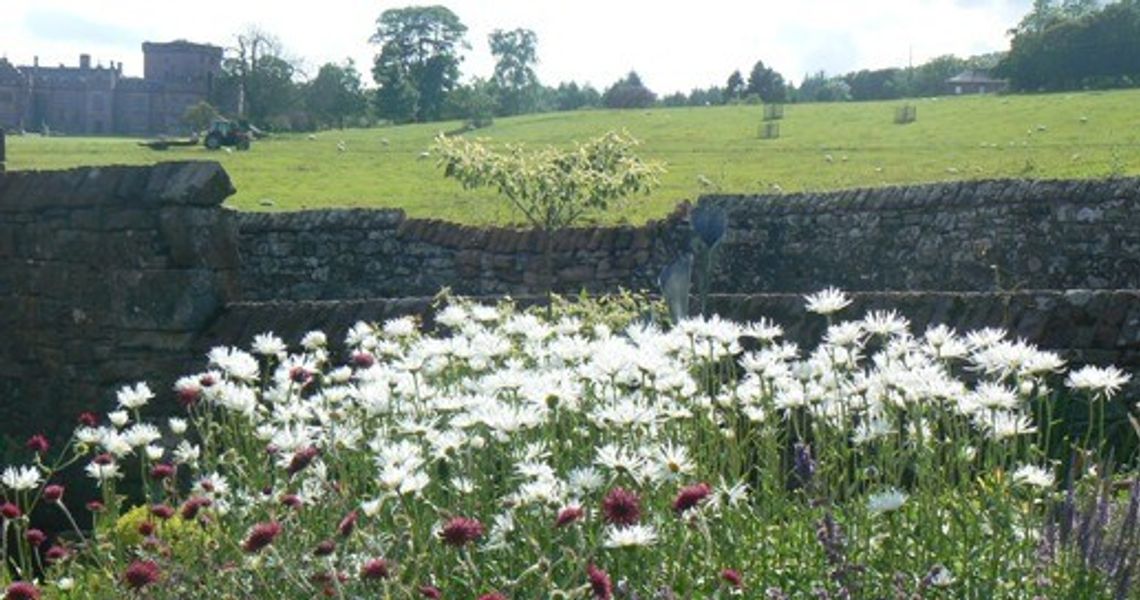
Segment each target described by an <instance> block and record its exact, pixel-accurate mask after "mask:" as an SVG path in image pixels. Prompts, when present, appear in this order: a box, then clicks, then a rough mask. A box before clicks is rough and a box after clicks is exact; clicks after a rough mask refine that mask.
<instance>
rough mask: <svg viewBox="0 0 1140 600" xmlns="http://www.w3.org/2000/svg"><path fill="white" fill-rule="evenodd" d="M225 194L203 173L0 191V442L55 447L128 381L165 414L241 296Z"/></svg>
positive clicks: (72, 175) (195, 165) (26, 177)
mask: <svg viewBox="0 0 1140 600" xmlns="http://www.w3.org/2000/svg"><path fill="white" fill-rule="evenodd" d="M233 191H234V190H233V186H232V185H231V184H230V180H229V177H228V176H227V175H226V173H225V171H223V170H222V168H221V166H219V165H218V164H217V163H208V162H187V163H165V164H159V165H155V166H152V167H87V168H81V169H72V170H69V171H55V172H36V171H13V172H12V173H8V174H6V175H5V176H4V177H0V331H3V335H0V397H3V398H4V399H5V401H4V402H3V403H0V435H25V434H27V433H28V432H42V433H46V434H49V435H51V434H60V433H66V432H67V431H69V430H70V428H71V427H72V426H73V424H74V422H75V420H74V419H75V415H76V414H78V413H79V412H80V411H84V410H90V411H95V412H100V411H103V410H107V409H109V408H110V407H111V406H113V405H114V392H115V390H116V389H117V388H118V387H120V386H122V385H124V384H127V383H133V382H137V381H146V382H147V383H148V384H149V385H150V387H151V389H152V390H154V391H155V393H156V394H157V395H158V396H159V398H162V399H163V402H164V403H165V404H166V405H170V404H171V401H170V391H169V390H170V388H171V386H172V384H173V382H174V379H175V378H176V377H177V376H179V375H182V374H185V373H187V372H190V371H193V370H194V369H197V368H200V367H201V360H200V353H198V352H197V351H196V350H194V348H195V347H194V346H193V340H194V338H195V336H196V335H197V334H198V332H200V331H202V330H203V329H204V328H206V327H207V326H208V325H209V324H210V323H211V322H212V321H213V320H214V319H215V318H216V316H217V315H218V314H219V313H220V312H221V311H222V308H223V307H224V306H225V305H226V304H227V303H229V302H232V301H234V300H236V299H237V296H238V293H239V291H238V290H239V286H238V282H237V278H238V272H239V269H238V267H239V255H238V246H237V228H236V226H235V224H234V222H233V219H232V212H231V211H229V210H226V209H224V208H222V206H221V205H222V202H223V201H224V200H225V198H226V197H227V196H229V195H230V194H232V193H233Z"/></svg>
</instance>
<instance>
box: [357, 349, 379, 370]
mask: <svg viewBox="0 0 1140 600" xmlns="http://www.w3.org/2000/svg"><path fill="white" fill-rule="evenodd" d="M352 364H354V365H356V366H357V367H358V368H361V369H367V368H368V367H371V366H372V365H374V364H376V358H375V357H374V356H372V355H371V354H369V353H367V352H364V351H359V352H356V353H354V354H353V355H352Z"/></svg>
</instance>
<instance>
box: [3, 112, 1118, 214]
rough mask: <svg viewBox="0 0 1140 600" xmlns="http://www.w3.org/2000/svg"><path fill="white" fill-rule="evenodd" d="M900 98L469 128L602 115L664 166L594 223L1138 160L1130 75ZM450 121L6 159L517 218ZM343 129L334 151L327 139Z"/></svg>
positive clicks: (1114, 167)
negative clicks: (172, 171) (186, 163)
mask: <svg viewBox="0 0 1140 600" xmlns="http://www.w3.org/2000/svg"><path fill="white" fill-rule="evenodd" d="M905 103H908V102H903V101H891V102H867V103H842V104H804V105H787V107H786V110H785V115H784V118H783V119H782V120H781V121H779V124H780V137H779V138H778V139H761V138H760V136H759V131H760V128H761V124H762V115H763V110H762V107H760V106H717V107H699V108H658V109H650V110H624V111H616V110H589V111H578V112H571V113H547V114H537V115H527V116H522V117H514V118H503V119H497V120H496V121H495V123H494V125H492V126H491V127H489V128H486V129H482V130H479V131H478V132H475V133H473V134H468V135H475V136H478V137H482V138H487V139H488V140H489V141H490V142H491V143H492V144H500V143H506V142H511V143H524V144H527V145H535V146H538V145H545V144H554V145H566V144H569V143H570V142H572V141H575V140H577V141H584V140H586V139H588V138H591V137H594V136H597V135H599V134H601V133H604V132H605V131H607V130H611V129H625V130H628V131H629V132H630V133H631V134H633V135H634V136H635V137H637V138H638V139H640V140H641V141H642V142H643V146H642V148H641V151H642V155H643V156H644V157H645V158H648V159H653V160H659V161H663V162H664V163H665V164H666V168H667V169H668V172H667V174H666V175H664V176H663V177H662V178H661V185H660V186H659V187H657V188H656V189H655V190H654V191H653V193H652V194H650V195H649V196H643V197H637V198H632V199H630V200H629V201H628V202H627V203H626V204H625V205H624V206H622V207H619V208H618V209H615V210H612V211H611V212H609V213H607V214H599V215H592V216H591V219H592V220H594V221H597V222H605V223H622V222H633V223H637V222H642V221H644V220H646V219H651V218H656V217H660V216H663V215H665V214H667V213H668V212H669V211H670V210H671V209H672V208H673V207H674V206H675V205H676V204H677V203H678V202H680V201H682V200H692V199H695V198H696V197H697V196H699V195H701V194H704V193H712V192H725V193H745V194H753V193H779V192H783V193H790V192H799V191H812V190H834V189H843V188H851V187H865V186H884V185H896V184H907V183H916V182H933V181H944V180H960V179H982V178H994V177H1030V178H1048V179H1053V178H1095V177H1107V176H1113V175H1140V110H1138V107H1140V90H1129V91H1114V92H1087V93H1067V94H1050V95H1034V96H980V97H965V98H929V99H919V100H913V101H909V103H910V104H913V105H915V106H916V107H917V111H918V120H917V121H916V122H914V123H910V124H906V125H896V124H894V123H893V118H894V112H895V109H896V108H897V107H899V106H901V105H903V104H905ZM458 125H459V124H458V123H455V122H449V123H430V124H421V125H407V126H398V127H378V128H374V129H356V130H344V131H323V132H318V133H316V134H314V136H312V137H313V138H315V139H311V138H310V136H309V135H306V134H286V135H276V136H274V137H273V138H271V139H268V140H264V141H259V142H255V144H254V147H253V150H252V151H250V152H224V151H219V152H211V151H207V150H205V149H204V148H201V147H194V148H173V149H170V150H167V151H163V152H159V151H154V150H150V149H147V148H143V147H139V146H138V145H137V144H136V142H137V141H138V140H137V139H126V138H69V137H53V138H42V137H40V136H31V135H29V136H12V137H9V143H8V168H9V169H12V170H19V169H62V168H68V167H74V166H79V165H108V164H148V163H154V162H158V161H167V160H216V161H219V162H220V163H222V164H223V165H224V166H225V168H226V170H227V171H228V172H229V173H230V176H231V177H232V178H233V181H234V185H235V187H236V188H237V190H238V192H237V194H236V195H234V196H233V197H232V198H231V199H230V201H229V205H230V206H232V207H234V208H237V209H240V210H251V211H257V210H260V211H266V210H274V211H281V210H300V209H314V208H326V207H399V208H403V209H404V210H406V211H407V213H408V214H409V215H411V216H414V217H435V218H443V219H448V220H452V221H458V222H463V223H471V224H490V223H498V224H502V223H517V222H518V221H519V219H520V216H519V215H518V214H517V213H516V212H515V211H513V210H512V209H511V207H510V206H509V205H508V204H506V202H505V201H503V200H501V199H499V198H498V197H496V195H495V194H494V193H493V192H491V191H487V190H480V191H477V192H472V191H467V190H463V189H462V188H461V187H460V186H459V185H458V184H457V183H456V182H455V181H452V180H449V179H445V178H444V177H443V174H442V172H441V170H440V169H439V167H438V166H437V164H436V161H435V160H434V158H432V157H430V156H428V157H425V156H424V155H423V153H424V152H425V151H427V150H428V149H429V148H430V146H431V143H432V139H433V138H434V137H435V136H436V135H437V134H438V133H439V132H441V131H448V130H454V129H456V128H457V127H458ZM340 142H343V147H344V151H341V150H340V149H338V143H340Z"/></svg>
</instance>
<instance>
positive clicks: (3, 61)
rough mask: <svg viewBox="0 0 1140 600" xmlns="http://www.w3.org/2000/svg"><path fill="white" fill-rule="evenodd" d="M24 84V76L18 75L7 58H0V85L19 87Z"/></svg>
mask: <svg viewBox="0 0 1140 600" xmlns="http://www.w3.org/2000/svg"><path fill="white" fill-rule="evenodd" d="M22 83H24V76H23V75H21V74H20V72H19V71H18V70H16V67H14V66H13V65H12V63H10V62H8V59H7V58H0V85H20V84H22Z"/></svg>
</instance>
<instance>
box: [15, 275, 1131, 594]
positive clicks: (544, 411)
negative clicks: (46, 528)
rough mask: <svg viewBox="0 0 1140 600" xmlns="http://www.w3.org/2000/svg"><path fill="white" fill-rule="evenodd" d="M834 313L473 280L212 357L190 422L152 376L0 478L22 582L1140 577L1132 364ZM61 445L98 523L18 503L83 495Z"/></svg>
mask: <svg viewBox="0 0 1140 600" xmlns="http://www.w3.org/2000/svg"><path fill="white" fill-rule="evenodd" d="M846 305H847V299H846V297H845V296H844V295H843V294H842V293H840V292H838V291H835V290H826V291H824V292H821V293H819V294H815V295H813V296H811V297H809V298H808V306H809V309H811V310H813V311H815V312H818V313H820V315H821V316H820V318H821V319H824V318H826V319H828V320H829V324H830V325H829V327H828V329H827V332H826V334H825V336H824V339H823V340H822V341H821V342H820V344H819V345H818V346H817V347H815V348H810V349H807V348H798V347H796V346H795V345H793V344H790V343H786V342H782V341H781V339H780V338H781V330H780V327H779V326H778V325H777V324H775V323H771V322H767V321H761V322H757V323H734V322H730V321H725V320H722V319H719V318H716V317H714V318H711V319H708V320H703V319H694V320H688V321H684V322H681V323H680V324H678V325H677V326H676V327H673V328H670V329H662V328H659V327H657V326H654V325H647V324H645V323H644V321H642V320H641V319H635V318H634V316H635V315H634V314H633V313H629V312H623V311H621V310H614V309H613V307H612V306H609V307H606V306H604V305H602V304H595V305H587V306H586V307H585V308H584V307H583V306H582V305H579V306H577V307H575V308H574V309H573V310H572V311H571V310H558V311H554V313H553V314H552V315H551V316H549V317H548V316H547V315H546V313H545V311H538V312H525V311H519V310H516V309H515V308H514V307H513V306H512V305H511V304H509V303H504V304H501V305H500V306H496V307H491V306H485V305H478V304H471V303H468V302H464V301H462V300H458V301H454V302H452V303H451V304H449V305H447V306H446V307H443V308H442V309H441V310H440V311H439V312H438V314H437V315H436V318H435V323H436V327H437V331H436V332H435V333H431V334H428V333H424V332H422V331H421V330H420V328H419V327H417V323H416V322H415V321H414V320H413V319H411V318H403V319H395V320H391V321H388V322H386V323H383V324H366V323H360V324H358V325H356V326H355V327H353V328H352V330H351V331H349V332H348V334H347V337H346V346H347V347H348V348H349V353H348V355H347V356H346V357H344V358H345V362H344V364H338V363H337V362H335V361H334V360H333V357H332V356H331V355H330V351H329V350H328V341H327V338H326V337H325V335H324V334H322V333H319V332H313V333H310V334H309V335H306V336H305V338H304V339H303V340H301V343H300V345H299V346H298V347H297V348H289V347H287V346H286V344H285V343H284V342H283V341H282V340H280V339H278V338H276V337H274V336H273V335H271V334H265V335H261V336H258V337H257V338H256V339H255V340H254V342H253V345H252V348H251V350H250V351H248V352H247V351H243V350H239V349H236V348H230V347H221V348H217V349H215V350H213V351H212V352H210V354H209V365H208V368H207V370H206V371H205V372H202V373H198V374H195V375H191V376H188V377H185V378H183V379H181V380H180V381H179V382H178V384H177V385H176V389H175V390H174V394H173V398H171V399H170V401H171V402H174V401H175V400H176V401H177V402H178V403H180V406H181V410H182V411H184V414H183V415H182V416H179V417H173V418H169V419H164V420H154V419H150V420H148V418H147V417H146V412H147V411H148V409H151V408H152V407H151V404H152V402H154V401H155V400H154V394H153V393H152V392H151V390H149V389H148V388H147V387H146V386H145V385H142V384H140V385H137V386H131V387H127V388H124V389H123V390H122V391H121V392H120V393H119V396H118V402H119V407H118V409H117V410H115V411H113V412H111V413H110V414H108V415H104V416H96V415H91V414H85V415H84V416H83V417H82V420H83V423H82V424H81V425H80V427H79V428H78V429H77V430H76V432H75V434H74V436H73V438H72V439H71V441H70V442H69V444H68V445H67V447H66V448H64V449H63V450H62V451H61V452H60V453H59V457H58V458H56V459H49V456H50V455H51V454H52V453H51V451H50V449H49V448H48V443H47V440H43V439H42V438H38V439H37V438H33V439H32V440H30V441H29V450H30V451H31V452H33V453H34V455H35V461H34V462H33V463H32V464H31V465H29V466H21V467H9V468H8V469H7V470H6V471H4V472H3V475H2V478H0V479H2V482H3V485H4V494H5V499H6V502H5V504H4V505H3V506H2V507H0V509H2V514H3V523H4V527H5V529H6V531H7V533H8V535H7V536H6V537H5V539H6V543H5V546H4V549H3V550H4V553H5V555H6V557H7V559H8V563H9V564H10V566H11V569H10V572H11V574H12V577H13V578H14V581H12V582H11V583H10V584H9V585H8V586H7V588H6V589H7V591H6V594H7V595H6V597H7V598H10V599H12V598H38V597H40V596H41V594H43V595H44V596H46V597H59V598H115V597H131V596H132V595H133V596H137V597H148V598H248V597H263V598H313V597H321V596H327V597H334V598H364V597H383V598H415V597H423V598H472V599H474V598H483V599H495V598H538V597H542V598H599V599H605V598H610V597H621V598H646V599H648V598H716V597H727V596H734V595H740V596H745V597H753V598H760V597H769V598H785V597H787V598H791V597H803V596H809V595H812V594H814V595H815V596H817V597H836V598H844V597H865V596H868V595H870V596H873V597H886V596H892V595H893V596H894V597H987V598H988V597H1010V598H1021V597H1032V596H1034V595H1042V596H1048V597H1072V596H1073V595H1080V594H1085V595H1093V596H1098V595H1108V594H1114V593H1115V594H1117V595H1118V597H1127V596H1128V595H1129V594H1132V595H1135V593H1136V592H1134V591H1133V590H1132V580H1133V579H1134V578H1135V577H1134V575H1135V572H1136V565H1135V563H1136V550H1137V529H1138V524H1137V521H1138V520H1140V515H1138V514H1137V513H1138V510H1140V488H1138V487H1137V485H1136V484H1132V485H1131V486H1129V485H1114V484H1119V483H1120V482H1121V481H1122V478H1121V477H1120V476H1113V475H1112V474H1111V473H1110V470H1111V468H1112V467H1111V463H1110V462H1109V461H1108V460H1107V459H1106V458H1105V456H1104V455H1105V453H1103V452H1101V450H1102V449H1103V447H1104V443H1103V441H1102V440H1103V439H1104V430H1105V425H1104V422H1105V414H1106V406H1107V405H1108V404H1109V403H1112V402H1117V400H1115V394H1116V393H1117V392H1118V391H1119V390H1120V388H1121V386H1122V385H1123V384H1124V383H1125V382H1126V381H1127V379H1128V376H1127V375H1125V374H1123V373H1120V372H1119V371H1117V370H1115V369H1112V368H1097V367H1084V368H1082V369H1079V370H1076V371H1073V372H1070V373H1068V375H1067V377H1066V376H1065V375H1064V373H1063V371H1064V364H1063V363H1062V361H1061V360H1060V359H1059V358H1058V357H1057V356H1056V355H1054V354H1052V353H1049V352H1043V351H1040V350H1037V349H1035V348H1033V347H1031V346H1029V345H1027V344H1025V343H1022V342H1019V341H1015V340H1009V339H1007V338H1006V337H1005V336H1004V334H1003V333H1002V332H1000V331H996V330H982V331H977V332H972V333H968V334H965V335H961V334H958V333H956V332H954V331H951V330H949V329H947V328H945V327H935V328H932V329H930V330H927V331H925V332H923V333H921V334H918V335H915V334H912V333H911V332H909V328H908V324H907V323H906V322H905V321H904V320H902V319H900V318H899V317H898V316H897V315H895V314H893V313H889V312H888V313H884V312H875V313H872V314H869V315H867V316H865V317H863V318H862V319H860V320H855V321H844V322H839V321H834V320H835V315H836V314H838V313H839V312H840V311H842V310H843V308H844V307H845V306H846ZM590 306H593V307H594V308H593V309H591V308H590ZM603 308H605V310H603ZM833 321H834V322H833ZM1061 398H1064V400H1065V402H1067V403H1069V404H1072V403H1077V404H1079V405H1080V406H1081V407H1082V410H1086V409H1087V415H1088V416H1087V418H1086V419H1084V420H1083V421H1082V423H1081V424H1080V426H1078V427H1076V428H1075V429H1074V428H1072V427H1068V428H1059V427H1057V419H1056V418H1055V416H1054V414H1053V409H1054V407H1055V406H1057V403H1058V402H1059V401H1060V399H1061ZM1074 430H1075V431H1076V432H1077V433H1075V434H1070V433H1068V432H1070V431H1074ZM1055 457H1072V459H1071V460H1063V461H1057V460H1054V458H1055ZM1115 458H1116V459H1117V461H1118V462H1119V461H1120V460H1121V459H1123V458H1125V457H1120V456H1117V457H1115ZM52 460H54V462H52ZM71 464H82V465H84V468H85V469H86V472H87V475H89V476H90V477H91V478H92V479H93V480H95V481H97V482H98V484H99V490H100V491H101V496H100V497H99V498H92V499H91V502H90V503H89V509H90V510H91V511H92V512H93V518H94V522H95V527H94V528H92V529H90V530H84V529H85V528H81V527H79V526H78V525H76V527H75V532H74V533H73V534H72V536H71V537H70V538H67V539H66V540H55V541H53V542H49V541H48V540H47V539H46V536H44V535H43V534H42V533H36V532H37V530H35V529H32V528H31V526H30V524H29V520H28V518H27V517H26V516H25V515H26V514H29V513H30V512H31V510H33V509H34V508H35V507H36V506H37V505H42V504H48V505H52V506H50V507H48V508H54V509H57V510H64V511H66V508H65V503H64V502H63V500H64V499H65V498H64V496H65V495H66V494H67V493H68V491H67V490H64V489H63V488H62V487H61V486H60V485H58V484H57V483H55V482H54V481H55V477H56V474H57V473H58V472H59V471H60V470H61V469H63V468H65V467H66V466H68V465H71ZM128 498H131V500H129V499H128ZM67 518H68V519H72V515H70V513H69V514H67ZM72 522H73V523H74V522H75V521H74V520H72ZM1086 597H1087V596H1086Z"/></svg>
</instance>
